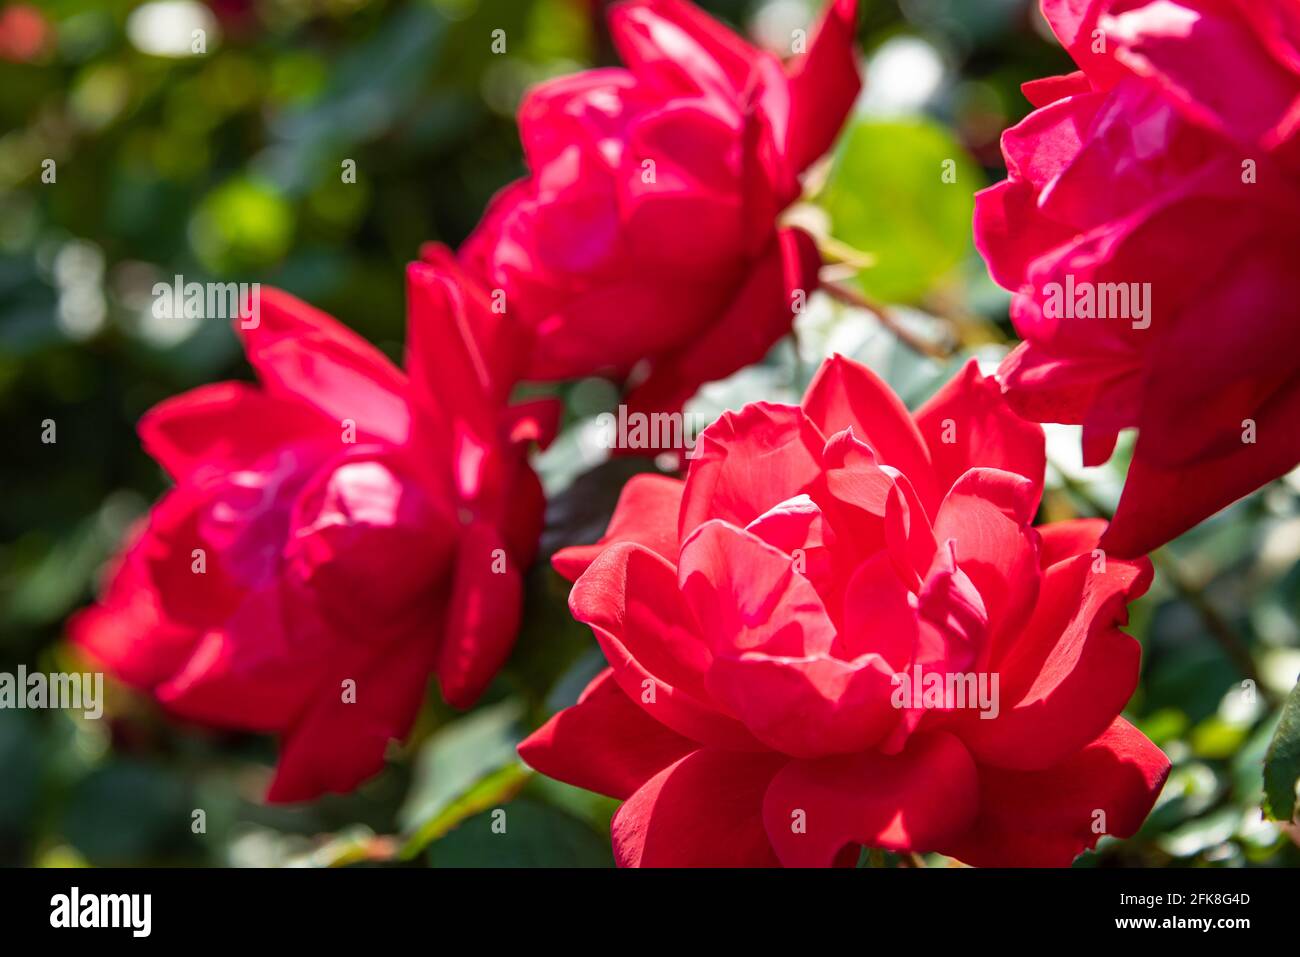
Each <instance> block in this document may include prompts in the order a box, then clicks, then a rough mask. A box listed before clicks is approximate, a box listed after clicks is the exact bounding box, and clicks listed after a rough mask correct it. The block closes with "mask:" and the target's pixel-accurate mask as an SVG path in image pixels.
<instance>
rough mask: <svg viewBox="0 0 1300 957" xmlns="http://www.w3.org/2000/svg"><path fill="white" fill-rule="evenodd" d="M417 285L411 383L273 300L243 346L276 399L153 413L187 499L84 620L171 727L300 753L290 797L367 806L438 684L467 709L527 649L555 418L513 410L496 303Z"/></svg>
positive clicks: (291, 772) (236, 398)
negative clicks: (524, 633)
mask: <svg viewBox="0 0 1300 957" xmlns="http://www.w3.org/2000/svg"><path fill="white" fill-rule="evenodd" d="M407 280H408V294H409V299H410V302H409V329H408V336H409V341H408V349H407V371H406V373H403V372H401V371H400V370H398V369H397V368H396V367H394V366H393V365H392V363H390V362H389V361H388V359H387V358H385V357H384V356H383V355H382V354H381V353H380V352H379V351H378V350H376V349H375V348H373V347H372V346H370V345H369V344H368V343H366V342H365V341H363V340H362V339H361V338H359V337H358V336H356V335H355V334H353V333H352V332H350V331H349V330H347V329H345V328H344V327H343V326H341V325H340V324H338V323H337V322H336V321H335V320H333V319H331V318H330V317H328V316H326V315H325V314H324V313H321V312H319V311H317V310H315V309H313V308H311V307H310V306H307V305H305V304H304V303H302V302H300V301H298V300H296V299H294V298H292V297H290V296H288V295H286V294H284V293H282V292H278V291H274V290H271V291H267V292H265V293H264V294H263V295H262V296H261V303H260V310H259V311H260V321H259V322H258V323H257V325H256V328H252V329H247V330H245V331H244V333H243V339H244V347H245V350H246V352H247V354H248V358H249V361H250V362H251V363H252V365H253V368H254V369H255V370H256V372H257V374H258V376H259V378H260V380H261V384H260V386H256V385H251V384H245V383H241V382H226V383H220V384H217V385H212V386H205V387H202V388H199V389H196V390H194V391H192V392H188V393H186V394H184V395H181V396H178V397H177V398H175V399H171V400H169V401H167V402H164V403H162V404H161V405H159V406H158V407H156V408H154V409H153V410H152V411H150V412H149V413H148V414H147V415H146V416H145V417H144V419H143V420H142V421H141V423H140V434H141V437H142V439H143V442H144V446H145V449H146V450H147V451H148V452H149V454H150V455H152V456H153V457H154V458H155V459H156V460H157V461H158V462H159V463H161V464H162V465H163V467H164V468H166V469H167V471H168V472H169V473H170V475H171V477H172V479H173V480H174V481H175V483H176V484H175V487H174V488H173V489H172V490H171V491H169V492H168V493H167V494H166V495H165V496H164V497H163V499H162V500H161V501H160V502H159V503H158V504H157V505H156V506H155V507H154V509H153V511H152V513H151V514H150V516H149V518H148V520H147V522H145V523H143V527H142V528H141V529H140V531H139V532H138V534H137V536H136V538H135V540H134V542H133V543H132V544H131V545H130V546H129V547H128V548H127V549H126V550H125V552H124V554H123V555H122V557H121V558H120V559H119V562H118V565H117V568H116V569H115V571H114V573H113V575H112V577H111V579H110V581H109V582H108V585H107V587H106V589H105V591H104V595H103V598H102V600H101V602H100V603H99V604H98V605H97V606H95V607H94V608H92V609H89V610H87V611H85V612H82V613H81V614H80V615H78V616H77V617H76V618H75V619H74V620H73V622H72V624H71V632H72V636H73V639H74V641H75V642H76V643H77V644H79V645H80V646H81V647H82V648H83V649H85V650H86V651H87V652H88V653H89V654H90V655H91V656H92V657H94V658H96V659H98V660H99V661H101V662H102V663H103V664H104V665H105V666H107V667H108V668H109V669H110V670H111V671H113V672H114V673H116V674H117V675H118V676H119V677H120V678H121V679H122V680H124V681H126V682H128V683H130V684H132V685H135V686H137V687H140V688H142V689H145V690H148V691H150V692H151V693H152V694H153V695H154V696H155V697H156V698H157V699H158V701H159V702H161V703H162V705H163V706H164V707H165V708H166V709H167V710H168V712H170V713H171V714H173V715H175V716H177V717H180V718H183V719H189V720H193V721H197V722H201V723H204V724H210V725H215V726H220V727H229V728H242V729H249V730H253V731H261V732H273V733H276V734H278V735H280V736H281V738H282V739H283V743H282V748H281V753H280V760H279V766H278V768H277V770H276V775H275V780H274V782H273V783H272V785H271V789H270V792H269V794H268V799H269V800H271V801H299V800H306V799H310V798H313V797H316V796H318V795H320V794H321V793H323V792H329V791H336V792H345V791H349V790H351V789H352V788H354V787H356V786H357V784H359V783H360V782H361V781H363V780H365V779H366V778H368V777H369V776H371V775H373V774H375V773H376V772H377V771H379V770H380V769H381V767H382V766H383V759H384V751H385V748H386V747H387V745H388V742H389V741H390V740H391V739H400V738H402V737H404V736H405V735H406V733H407V732H408V731H409V729H410V727H411V724H412V722H413V721H414V719H415V716H416V713H417V711H418V709H419V707H420V704H421V702H422V700H423V698H424V695H425V690H426V686H427V683H428V678H429V675H430V674H431V673H434V674H436V675H437V676H438V681H439V683H440V685H441V688H442V692H443V695H444V697H445V698H446V699H447V700H448V701H449V702H450V703H452V704H454V705H456V706H459V707H466V706H468V705H469V704H471V703H472V702H473V701H474V700H475V698H477V696H478V695H479V693H480V692H481V691H482V690H483V688H484V687H485V686H486V685H487V683H488V681H489V680H491V678H492V676H493V675H494V673H495V672H496V670H497V669H498V667H499V666H500V665H501V664H502V662H503V661H504V660H505V658H506V655H507V654H508V652H509V650H510V647H511V644H512V642H513V640H514V636H515V630H516V626H517V624H518V620H519V611H520V599H521V591H522V586H521V572H522V569H523V568H524V567H525V566H526V565H527V563H528V562H529V561H531V559H532V556H533V553H534V549H535V545H536V541H537V537H538V534H539V532H540V525H541V516H542V504H543V503H542V493H541V489H540V486H539V485H538V482H537V479H536V477H535V476H534V475H533V473H532V471H531V470H530V468H529V466H528V463H527V461H526V458H525V455H526V451H527V447H528V443H529V442H530V441H533V440H539V441H544V440H546V439H547V438H548V437H549V434H550V432H551V430H552V428H553V423H551V422H549V421H548V419H550V418H553V413H554V409H553V408H552V407H551V406H550V405H549V404H545V405H531V406H507V405H506V398H507V395H508V392H509V390H510V388H511V386H512V384H513V381H514V379H513V368H512V366H513V365H514V363H515V362H516V356H515V354H514V350H513V347H512V344H511V343H510V342H509V341H508V339H507V338H506V337H505V336H504V335H503V334H502V333H503V329H502V327H501V326H500V325H499V324H498V323H496V322H495V320H496V318H497V317H494V316H493V315H492V313H491V310H490V307H489V304H488V302H487V299H486V297H485V296H484V294H483V293H482V292H481V291H480V290H477V289H475V288H473V287H472V286H471V285H470V284H468V283H467V282H465V281H464V277H462V276H456V275H454V274H451V273H449V272H448V271H446V270H439V269H437V268H435V267H432V266H429V265H426V264H414V265H412V266H411V267H410V269H409V271H408V276H407ZM248 324H250V325H251V324H252V323H248ZM471 327H473V328H474V329H475V331H476V336H477V338H472V337H471V336H470V335H469V333H468V330H469V329H470V328H471Z"/></svg>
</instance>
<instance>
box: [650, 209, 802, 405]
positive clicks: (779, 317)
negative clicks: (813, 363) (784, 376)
mask: <svg viewBox="0 0 1300 957" xmlns="http://www.w3.org/2000/svg"><path fill="white" fill-rule="evenodd" d="M820 266H821V255H820V254H819V253H818V252H817V246H816V244H815V243H814V242H813V240H812V238H811V237H810V236H809V235H808V234H807V233H805V232H804V231H803V230H801V229H783V230H781V231H780V232H778V233H776V234H775V236H774V238H773V241H772V242H771V243H770V244H769V245H768V247H767V250H766V251H765V252H764V253H763V255H762V256H761V257H759V258H758V259H757V260H755V262H754V263H753V264H752V265H751V266H750V268H749V272H748V274H747V275H746V277H745V279H744V281H743V283H742V284H741V285H740V287H739V289H738V290H737V291H736V292H735V294H734V296H732V297H731V299H730V301H729V302H728V303H727V304H726V306H725V312H723V313H722V315H721V316H720V317H716V318H714V319H712V321H710V322H709V323H708V324H706V325H705V326H703V327H702V329H701V330H700V331H699V333H698V334H697V335H694V336H692V337H691V338H690V339H689V341H688V342H687V343H686V345H685V346H683V347H682V348H681V349H678V350H676V351H674V352H671V353H669V354H667V355H664V356H661V357H659V358H658V359H657V360H656V362H655V365H654V367H653V369H652V370H651V374H650V377H649V378H648V379H646V381H645V382H644V383H642V384H641V385H640V386H638V387H637V388H636V389H634V390H633V391H632V393H631V395H629V396H628V400H627V403H628V408H629V409H630V410H633V411H635V410H641V411H656V410H661V409H676V408H677V406H678V405H680V404H681V403H682V402H685V401H686V400H687V399H689V398H690V397H691V396H692V395H694V394H695V392H696V391H697V390H698V389H699V387H700V386H701V385H703V384H704V383H706V382H712V381H714V380H716V379H722V378H725V377H726V376H728V375H730V374H731V373H733V372H735V371H736V370H737V369H741V368H743V367H745V366H747V365H751V364H753V363H755V362H758V361H760V360H761V359H762V358H763V357H764V356H765V355H767V353H768V352H769V351H770V350H771V348H772V346H773V345H775V344H776V342H777V341H778V340H779V339H780V338H781V337H782V336H784V335H785V334H787V333H788V332H789V331H790V328H791V326H792V324H793V322H794V317H795V314H796V311H795V307H796V305H797V303H798V301H799V300H806V299H807V298H808V297H809V296H811V295H812V293H813V292H814V291H815V290H816V289H817V286H818V279H817V270H818V269H819V268H820Z"/></svg>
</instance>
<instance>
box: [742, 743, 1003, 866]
mask: <svg viewBox="0 0 1300 957" xmlns="http://www.w3.org/2000/svg"><path fill="white" fill-rule="evenodd" d="M978 807H979V779H978V773H977V771H976V769H975V763H974V762H973V761H972V760H971V757H970V755H969V754H968V753H967V752H966V749H965V748H963V747H962V745H961V742H960V741H958V740H957V739H956V738H954V737H952V736H951V735H948V734H943V733H942V732H940V733H936V734H927V735H919V736H916V737H914V738H912V740H911V741H910V742H909V743H908V747H907V749H906V750H905V751H903V752H901V753H900V754H896V755H888V756H886V755H882V754H874V753H866V754H857V755H844V756H839V757H832V758H821V759H819V760H816V761H793V762H791V763H790V764H788V765H786V767H785V768H784V769H782V770H781V771H779V772H777V774H776V777H775V778H773V780H772V784H771V787H769V788H768V790H767V795H766V797H765V798H764V800H763V822H764V825H765V826H766V828H767V834H768V838H769V839H770V840H771V842H772V846H773V847H774V848H775V849H776V854H777V856H778V857H779V858H780V859H781V863H782V864H784V865H785V866H786V867H830V866H831V865H832V864H833V863H834V861H835V857H836V855H837V854H838V853H839V852H840V849H841V848H843V847H844V845H846V844H851V843H853V844H865V845H867V846H869V847H880V848H887V849H889V850H898V851H925V850H932V849H934V848H936V847H939V846H941V845H942V844H944V843H945V842H947V841H949V840H951V839H952V838H953V837H954V836H955V835H957V834H960V833H962V832H963V831H965V830H966V828H967V827H968V826H969V825H970V822H971V821H972V820H973V819H974V817H975V814H976V812H977V810H978ZM800 823H802V824H803V830H802V831H801V830H800V827H799V825H800Z"/></svg>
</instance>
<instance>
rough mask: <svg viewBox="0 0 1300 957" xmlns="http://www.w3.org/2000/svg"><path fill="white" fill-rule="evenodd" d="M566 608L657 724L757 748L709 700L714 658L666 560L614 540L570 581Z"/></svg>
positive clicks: (710, 739)
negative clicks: (708, 684)
mask: <svg viewBox="0 0 1300 957" xmlns="http://www.w3.org/2000/svg"><path fill="white" fill-rule="evenodd" d="M569 609H570V610H571V611H572V612H573V617H574V618H576V619H577V620H578V621H580V622H583V623H584V624H588V625H590V626H591V630H592V632H593V633H594V634H595V636H596V640H597V641H598V642H599V643H600V647H601V649H602V650H603V651H604V652H605V658H606V660H608V661H609V663H610V666H611V667H612V669H613V672H614V678H615V680H616V681H617V682H618V684H619V687H620V688H622V689H623V692H624V693H625V694H626V695H627V696H628V698H630V699H631V700H632V701H633V702H634V703H637V704H639V705H640V706H641V707H642V708H644V709H645V710H646V713H647V714H649V715H650V716H651V717H652V718H654V719H655V720H656V721H658V722H659V723H661V724H664V725H667V726H668V727H669V728H671V729H672V730H674V731H676V732H677V733H678V734H681V735H684V736H685V737H688V738H690V739H692V740H694V741H699V742H700V743H701V744H706V745H710V744H711V745H715V746H718V747H729V748H737V749H741V750H758V749H759V747H760V746H759V745H758V743H757V742H756V741H755V740H754V738H753V736H752V735H750V733H749V732H748V731H746V730H745V728H744V726H743V725H741V724H740V723H739V722H737V721H736V720H735V719H734V718H730V717H728V716H726V715H724V714H722V713H721V712H719V711H718V710H717V709H716V708H715V707H714V706H713V705H712V704H711V703H710V700H709V694H708V692H707V690H706V689H705V687H704V673H705V671H706V670H707V668H708V665H709V661H710V657H711V656H710V654H709V651H708V648H707V647H706V646H705V644H704V643H703V642H702V641H701V640H700V638H699V637H697V636H696V634H695V633H694V622H693V621H692V620H691V615H690V612H689V610H688V609H687V608H686V606H685V603H684V602H683V601H682V597H681V593H680V592H679V591H678V590H677V574H676V572H675V570H674V569H673V566H672V565H670V564H668V562H666V561H664V560H663V559H662V558H660V557H659V556H658V555H656V554H655V553H654V552H652V551H650V550H649V549H647V548H645V547H643V546H641V545H636V544H632V543H629V542H622V543H619V544H617V545H611V546H610V547H609V548H607V549H605V551H603V552H602V553H601V554H600V556H599V557H598V558H597V559H596V560H595V561H594V562H592V564H591V567H590V568H588V569H587V571H586V572H584V573H583V576H582V577H581V578H579V579H578V582H577V584H576V585H574V586H573V591H572V593H571V594H570V595H569Z"/></svg>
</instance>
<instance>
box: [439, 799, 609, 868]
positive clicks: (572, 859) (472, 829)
mask: <svg viewBox="0 0 1300 957" xmlns="http://www.w3.org/2000/svg"><path fill="white" fill-rule="evenodd" d="M429 863H430V865H432V866H433V867H610V866H611V865H612V864H613V859H612V856H611V854H610V850H609V842H608V841H606V840H603V839H602V838H601V837H600V836H599V835H598V834H597V833H596V832H595V831H593V830H592V829H591V828H590V827H588V826H587V825H586V824H584V823H583V822H582V821H579V820H578V819H577V818H574V817H572V816H570V815H568V814H566V813H564V812H563V811H561V810H559V809H557V808H553V807H549V806H547V805H545V804H540V803H538V802H536V801H530V800H528V799H523V800H519V801H515V802H514V803H512V804H511V805H510V806H509V807H508V808H496V809H494V810H492V811H491V812H490V813H485V814H479V815H477V816H475V817H472V818H469V819H468V820H466V821H464V822H463V823H462V824H461V825H460V826H459V827H457V828H456V829H455V830H454V831H452V832H451V833H449V834H448V835H447V836H446V837H444V838H443V839H442V840H441V841H439V842H438V843H437V844H434V845H433V846H432V847H431V848H429Z"/></svg>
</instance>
